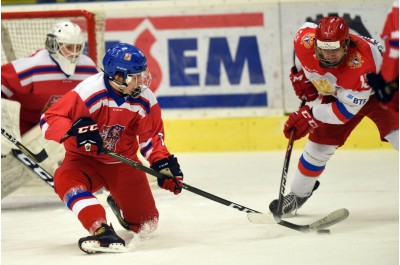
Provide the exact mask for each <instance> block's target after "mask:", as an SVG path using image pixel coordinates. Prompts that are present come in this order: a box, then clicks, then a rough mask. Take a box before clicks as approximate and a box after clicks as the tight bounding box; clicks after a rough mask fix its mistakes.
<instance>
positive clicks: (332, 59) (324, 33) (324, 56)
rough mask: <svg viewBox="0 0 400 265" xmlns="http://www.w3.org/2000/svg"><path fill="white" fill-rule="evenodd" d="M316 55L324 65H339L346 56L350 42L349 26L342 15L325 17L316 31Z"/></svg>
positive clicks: (330, 66)
mask: <svg viewBox="0 0 400 265" xmlns="http://www.w3.org/2000/svg"><path fill="white" fill-rule="evenodd" d="M315 38H316V41H315V44H314V45H315V46H314V47H315V55H316V56H317V58H318V60H319V62H320V64H321V65H322V66H324V67H328V68H333V67H338V66H339V65H340V64H341V63H342V62H343V61H344V60H345V58H346V55H347V51H348V48H349V44H350V37H349V27H348V26H347V24H346V21H345V20H344V19H343V18H340V17H324V18H322V19H321V21H320V22H319V24H318V27H317V29H316V33H315Z"/></svg>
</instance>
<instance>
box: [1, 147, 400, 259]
mask: <svg viewBox="0 0 400 265" xmlns="http://www.w3.org/2000/svg"><path fill="white" fill-rule="evenodd" d="M176 155H177V157H178V159H179V161H180V164H181V166H182V170H183V172H184V173H185V181H186V183H187V184H189V185H191V186H194V187H196V188H199V189H201V190H204V191H207V192H209V193H212V194H215V195H217V196H219V197H222V198H225V199H227V200H230V201H233V202H235V203H238V204H241V205H244V206H246V207H248V208H251V209H255V210H258V211H262V212H264V211H267V206H268V204H269V202H270V201H271V200H273V199H275V198H276V197H277V195H278V190H279V183H280V179H281V173H282V165H283V159H284V155H285V154H284V151H274V152H240V153H200V154H188V153H182V154H176ZM299 156H300V151H298V150H295V151H294V152H293V154H292V159H291V166H290V171H289V179H288V185H287V191H288V190H290V182H291V176H292V175H293V172H294V168H295V167H296V165H297V161H298V158H299ZM398 158H399V157H398V153H397V152H396V151H393V150H364V151H350V150H338V151H337V153H336V154H335V156H334V157H333V158H332V159H331V161H330V162H329V164H328V165H327V167H326V170H325V172H324V174H323V175H322V177H321V178H320V181H321V186H320V187H319V189H318V190H317V191H316V192H315V193H314V195H313V196H312V198H311V199H310V200H309V201H308V202H307V203H306V204H305V205H304V206H303V208H302V209H300V211H299V215H298V216H297V217H295V218H291V219H286V220H288V221H290V222H294V223H297V224H307V223H311V222H313V221H315V220H317V219H318V218H320V217H323V216H324V215H326V214H328V213H329V212H331V211H334V210H336V209H339V208H347V209H348V210H349V211H350V216H349V218H348V219H346V220H345V221H343V222H342V223H339V224H337V225H335V226H333V227H331V234H330V235H317V234H315V233H301V232H297V231H293V230H290V229H288V228H285V227H282V226H279V225H276V224H273V225H255V224H252V223H250V222H249V221H248V220H247V217H246V214H245V213H243V212H240V211H238V210H236V209H233V208H230V207H227V206H224V205H222V204H219V203H216V202H214V201H211V200H208V199H205V198H203V197H200V196H198V195H196V194H193V193H190V192H188V191H183V192H182V194H180V195H179V196H174V195H172V193H170V192H167V191H165V190H161V189H158V188H154V189H153V191H154V196H155V199H156V202H157V205H158V209H159V212H160V222H159V228H158V230H157V231H156V232H155V233H154V234H153V235H152V236H151V237H150V238H147V239H144V238H139V237H137V236H135V235H134V234H133V233H132V232H128V231H125V230H123V228H122V227H121V226H119V224H118V222H117V221H116V218H115V217H114V216H113V214H112V211H111V209H110V208H109V207H108V206H106V211H107V214H108V218H109V221H111V222H112V223H113V224H114V227H115V229H116V232H117V233H118V234H119V235H120V236H121V237H123V238H124V239H125V240H126V242H127V246H128V252H127V253H119V254H96V255H88V254H85V253H83V252H82V251H81V250H80V249H79V248H78V245H77V242H78V239H79V238H80V237H83V236H87V235H88V234H87V231H86V230H84V229H83V228H82V227H81V225H80V223H79V222H78V220H77V218H76V217H75V216H74V214H73V213H72V212H70V211H69V210H68V209H67V208H66V207H65V206H64V205H63V204H62V203H61V201H59V199H58V197H57V196H56V195H55V194H54V193H53V192H52V191H51V190H50V188H49V187H48V186H46V184H44V182H43V183H42V182H41V181H40V180H34V181H32V182H30V183H28V185H26V186H24V187H21V188H20V189H19V190H17V191H16V192H14V193H13V194H11V195H9V196H8V197H6V198H4V199H3V200H2V219H1V251H2V253H1V262H2V264H4V265H14V264H18V265H21V264H23V265H28V264H35V265H36V264H37V265H39V264H40V265H47V264H52V265H54V264H56V265H64V264H69V265H70V264H90V265H102V264H107V265H110V264H114V265H127V264H129V265H130V264H143V265H152V264H162V265H169V264H171V265H175V264H188V265H197V264H199V265H200V264H201V265H203V264H204V265H206V264H213V265H214V264H215V265H217V264H221V265H222V264H224V265H225V264H231V265H236V264H237V265H239V264H240V265H258V264H260V265H261V264H262V265H266V264H274V265H295V264H301V265H313V264H318V265H321V264H323V265H361V264H362V265H377V264H382V265H392V264H399V218H398V217H399V166H398V165H399V159H398ZM101 200H104V198H101ZM133 203H135V202H133Z"/></svg>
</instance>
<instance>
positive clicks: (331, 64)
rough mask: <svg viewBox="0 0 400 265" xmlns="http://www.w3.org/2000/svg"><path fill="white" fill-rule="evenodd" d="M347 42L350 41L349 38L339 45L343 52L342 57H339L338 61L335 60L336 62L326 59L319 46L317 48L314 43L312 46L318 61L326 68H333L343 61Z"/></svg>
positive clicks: (347, 45) (347, 47) (347, 46)
mask: <svg viewBox="0 0 400 265" xmlns="http://www.w3.org/2000/svg"><path fill="white" fill-rule="evenodd" d="M349 43H350V39H348V40H347V41H346V43H345V44H344V45H343V46H342V47H341V48H344V53H343V56H342V58H341V59H340V60H339V61H337V62H330V61H328V60H326V59H325V57H324V55H323V53H322V51H321V48H318V47H317V44H315V46H314V49H315V55H316V56H317V58H318V61H319V62H320V64H322V65H323V66H325V67H327V68H335V67H338V66H339V65H341V64H342V63H343V61H344V60H345V59H346V56H347V51H348V50H349Z"/></svg>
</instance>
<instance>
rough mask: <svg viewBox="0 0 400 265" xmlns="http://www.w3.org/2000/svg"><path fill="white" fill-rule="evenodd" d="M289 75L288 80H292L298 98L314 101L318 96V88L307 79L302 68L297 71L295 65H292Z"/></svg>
mask: <svg viewBox="0 0 400 265" xmlns="http://www.w3.org/2000/svg"><path fill="white" fill-rule="evenodd" d="M289 77H290V81H292V85H293V88H294V92H295V93H296V96H297V97H298V98H299V99H300V100H303V99H305V100H306V101H314V100H316V99H317V98H318V90H317V89H316V88H315V86H314V85H313V83H311V81H310V80H308V79H307V77H306V76H305V74H304V71H303V70H300V71H299V72H297V69H296V66H293V67H292V68H291V69H290V75H289Z"/></svg>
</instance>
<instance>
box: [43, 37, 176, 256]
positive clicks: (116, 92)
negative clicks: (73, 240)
mask: <svg viewBox="0 0 400 265" xmlns="http://www.w3.org/2000/svg"><path fill="white" fill-rule="evenodd" d="M103 65H104V72H103V73H99V74H97V75H94V76H92V77H89V78H87V79H86V80H84V81H83V82H82V83H80V84H79V85H78V86H77V87H76V88H75V89H73V90H72V91H71V92H69V93H67V94H66V95H65V96H63V97H62V98H61V99H60V100H59V101H58V102H57V103H56V104H54V105H53V106H51V107H50V108H49V109H48V110H47V111H46V112H45V113H44V114H43V115H42V118H41V121H40V125H41V128H42V132H43V135H44V137H45V138H46V139H48V140H54V141H57V142H59V143H63V144H64V147H65V149H66V156H65V159H64V161H63V163H62V164H61V166H60V167H59V168H58V169H57V170H56V173H55V175H54V185H55V191H56V193H57V194H58V196H59V197H60V199H61V200H62V201H63V202H64V203H65V204H66V205H67V207H68V208H69V209H70V210H71V211H72V212H74V213H75V214H76V216H77V217H78V219H79V221H80V222H81V223H82V225H83V226H84V227H85V228H86V229H87V230H88V231H89V232H90V234H92V235H91V236H88V237H84V238H81V239H80V240H79V247H80V248H81V249H82V250H83V251H85V252H87V253H95V252H120V251H124V249H125V248H124V245H125V242H124V240H122V239H121V238H120V237H119V236H118V235H117V234H116V233H115V232H114V230H113V228H112V226H111V225H108V224H107V218H106V213H105V210H104V208H103V206H101V204H100V203H99V201H98V200H97V198H96V197H95V196H94V195H93V193H94V192H95V191H97V190H99V189H100V188H102V187H104V188H106V189H107V190H108V191H110V194H111V195H112V198H111V197H109V198H108V202H109V204H110V206H111V207H112V209H113V211H114V213H116V214H117V217H118V220H119V222H120V223H121V225H122V226H123V227H124V228H125V229H128V230H132V231H133V232H135V233H139V232H142V231H143V232H151V231H153V230H155V229H156V228H157V223H158V211H157V208H156V205H155V201H154V198H153V195H152V193H151V190H150V186H149V183H148V180H147V177H146V174H145V173H144V172H142V171H140V170H138V169H136V168H133V167H131V166H129V165H126V164H124V163H121V162H119V161H117V160H114V159H113V158H111V157H109V156H107V155H105V154H101V153H100V149H101V148H102V147H103V146H104V147H106V148H107V149H109V150H111V151H114V152H116V153H119V154H121V155H123V156H125V157H128V158H130V159H133V160H135V161H137V162H139V160H138V157H137V151H138V149H139V150H140V152H141V154H142V155H143V157H145V158H146V159H147V160H148V161H149V163H150V165H151V167H152V168H153V169H154V170H157V171H159V172H162V173H164V174H165V175H168V177H165V178H164V179H158V185H159V186H160V187H161V188H163V189H167V190H169V191H171V192H173V193H174V194H179V193H180V192H181V190H182V182H183V174H182V171H181V170H180V165H179V163H178V160H177V158H176V157H174V155H171V154H170V153H169V151H168V149H167V147H166V146H165V142H164V128H163V121H162V118H161V109H160V106H159V105H158V103H157V100H156V97H155V96H154V94H153V93H152V92H151V90H150V89H148V88H149V86H150V82H151V74H150V71H149V68H148V67H147V60H146V57H145V55H144V54H143V53H142V52H141V51H140V50H139V49H137V48H136V47H135V46H132V45H130V44H125V43H119V44H116V45H114V46H113V47H112V48H110V49H109V50H108V51H107V52H106V55H105V56H104V59H103ZM174 179H175V180H174Z"/></svg>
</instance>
